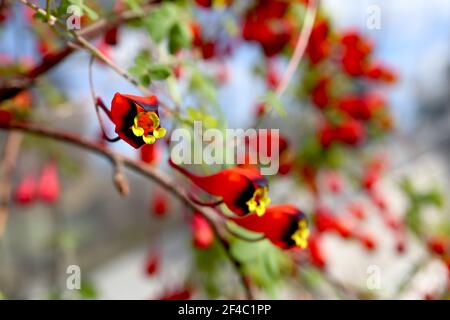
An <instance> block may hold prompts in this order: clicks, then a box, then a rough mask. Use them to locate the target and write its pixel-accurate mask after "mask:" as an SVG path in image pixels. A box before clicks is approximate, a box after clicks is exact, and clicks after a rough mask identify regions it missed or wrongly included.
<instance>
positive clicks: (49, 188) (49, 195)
mask: <svg viewBox="0 0 450 320" xmlns="http://www.w3.org/2000/svg"><path fill="white" fill-rule="evenodd" d="M59 193H60V185H59V178H58V170H57V167H56V163H55V162H54V161H50V162H49V163H47V164H46V165H45V166H44V168H43V169H42V172H41V174H40V177H39V178H37V177H36V176H35V175H34V174H29V175H26V176H25V177H24V178H23V179H22V180H21V181H20V182H19V184H18V185H17V187H16V189H15V191H14V199H15V201H16V202H17V203H18V204H21V205H29V204H31V203H34V202H35V201H36V200H38V199H40V200H42V201H44V202H45V203H48V204H53V203H55V202H56V201H57V200H58V199H59Z"/></svg>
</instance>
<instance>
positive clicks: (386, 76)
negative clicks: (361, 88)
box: [366, 63, 397, 83]
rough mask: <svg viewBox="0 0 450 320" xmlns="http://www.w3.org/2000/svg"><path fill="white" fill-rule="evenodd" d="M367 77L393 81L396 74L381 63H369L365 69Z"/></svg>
mask: <svg viewBox="0 0 450 320" xmlns="http://www.w3.org/2000/svg"><path fill="white" fill-rule="evenodd" d="M366 76H367V78H369V79H373V80H378V81H383V82H387V83H393V82H396V81H397V75H396V74H395V73H394V72H393V71H392V70H390V69H388V68H387V67H386V66H384V65H382V64H381V63H373V64H370V65H369V66H368V68H367V71H366Z"/></svg>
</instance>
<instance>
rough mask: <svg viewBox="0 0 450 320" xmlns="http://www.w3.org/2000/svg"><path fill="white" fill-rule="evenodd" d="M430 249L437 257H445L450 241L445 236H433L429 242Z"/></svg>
mask: <svg viewBox="0 0 450 320" xmlns="http://www.w3.org/2000/svg"><path fill="white" fill-rule="evenodd" d="M427 244H428V248H429V250H430V251H431V252H433V253H435V254H437V255H443V254H444V253H445V252H446V251H447V248H448V247H449V244H450V241H449V238H448V237H445V236H433V237H430V238H429V239H428V240H427Z"/></svg>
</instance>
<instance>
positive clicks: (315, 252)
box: [308, 232, 326, 269]
mask: <svg viewBox="0 0 450 320" xmlns="http://www.w3.org/2000/svg"><path fill="white" fill-rule="evenodd" d="M320 240H321V236H320V234H319V233H317V232H313V233H312V234H311V235H310V236H309V239H308V249H309V257H310V260H311V263H312V264H313V265H315V266H316V267H317V268H320V269H323V268H325V265H326V260H325V254H324V252H323V249H322V246H321V243H320Z"/></svg>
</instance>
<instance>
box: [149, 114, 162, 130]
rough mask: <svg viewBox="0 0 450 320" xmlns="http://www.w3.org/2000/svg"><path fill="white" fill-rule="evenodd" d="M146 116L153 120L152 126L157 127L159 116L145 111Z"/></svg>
mask: <svg viewBox="0 0 450 320" xmlns="http://www.w3.org/2000/svg"><path fill="white" fill-rule="evenodd" d="M147 117H149V119H150V120H152V122H153V128H158V127H159V124H160V121H159V117H158V115H157V114H156V113H155V112H147Z"/></svg>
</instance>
